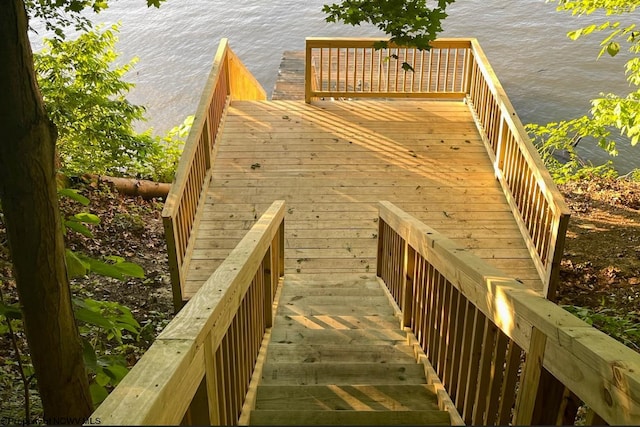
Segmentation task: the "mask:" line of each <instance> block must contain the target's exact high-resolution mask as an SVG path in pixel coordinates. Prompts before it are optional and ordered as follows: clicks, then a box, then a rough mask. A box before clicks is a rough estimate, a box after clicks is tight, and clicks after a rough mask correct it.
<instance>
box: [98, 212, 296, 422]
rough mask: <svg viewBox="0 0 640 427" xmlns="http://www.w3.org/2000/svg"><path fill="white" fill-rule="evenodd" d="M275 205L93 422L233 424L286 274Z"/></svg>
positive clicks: (281, 225)
mask: <svg viewBox="0 0 640 427" xmlns="http://www.w3.org/2000/svg"><path fill="white" fill-rule="evenodd" d="M284 212H285V204H284V201H276V202H274V203H273V204H272V205H271V207H270V208H269V209H267V211H266V212H265V213H264V214H263V215H262V217H261V218H260V219H259V220H258V222H257V223H256V224H255V225H254V226H253V228H252V229H251V230H250V231H249V232H248V233H247V234H246V236H245V237H244V238H243V239H242V241H241V242H240V243H239V244H238V246H237V247H236V248H235V249H234V250H233V251H232V252H231V254H230V255H229V257H228V258H227V259H226V260H225V261H224V262H223V263H222V264H221V265H220V267H218V269H217V270H216V271H215V272H214V273H213V274H212V275H211V277H209V279H208V280H207V281H206V282H205V284H204V285H203V286H202V288H201V289H200V290H199V291H198V292H197V293H196V294H195V295H194V296H193V298H191V300H189V302H188V303H187V304H186V305H185V306H184V307H183V308H182V310H181V311H180V312H179V313H178V314H177V315H176V317H175V318H174V319H173V320H172V321H171V323H169V325H167V327H166V328H165V329H164V331H162V333H161V334H160V335H159V336H158V338H157V339H156V341H155V342H154V343H153V345H152V346H151V348H149V350H148V351H147V352H146V353H145V354H144V356H142V358H141V359H140V360H139V361H138V363H137V364H136V365H135V366H134V367H133V368H132V369H131V372H129V374H128V375H127V376H126V377H125V378H124V379H123V380H122V382H121V383H120V384H119V385H118V386H117V387H116V388H115V389H114V390H113V391H112V392H111V394H110V395H109V396H108V397H107V399H106V400H105V401H104V402H103V403H102V404H101V405H100V406H99V407H98V409H97V410H96V411H95V412H94V414H93V415H92V416H91V419H93V420H97V419H99V420H100V421H101V423H102V424H105V425H116V424H117V425H122V424H124V425H158V424H170V425H178V424H181V423H182V424H192V425H195V424H199V425H235V424H237V423H238V420H239V417H240V414H241V410H242V406H243V403H244V401H245V396H246V395H247V391H248V388H249V383H250V380H251V376H252V373H253V370H254V367H255V365H256V361H257V359H258V354H259V352H260V348H261V345H262V344H263V341H264V340H263V338H264V336H265V333H266V330H267V328H269V327H271V325H272V320H273V311H272V306H273V301H274V295H275V292H276V290H277V287H278V285H279V283H280V278H281V277H282V276H283V275H284Z"/></svg>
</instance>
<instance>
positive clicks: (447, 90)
mask: <svg viewBox="0 0 640 427" xmlns="http://www.w3.org/2000/svg"><path fill="white" fill-rule="evenodd" d="M379 41H380V40H379V39H374V38H307V46H306V68H305V69H306V86H305V99H306V102H310V101H311V100H312V99H316V98H327V97H333V98H336V97H340V98H363V97H364V98H368V97H381V98H391V97H403V98H444V99H448V98H453V99H465V100H466V101H467V102H468V104H469V108H470V109H471V111H472V113H473V115H474V119H475V121H476V125H477V127H478V130H479V132H480V134H481V136H482V138H483V141H484V143H485V146H486V148H487V152H488V154H489V156H490V158H491V160H492V162H493V164H494V169H495V173H496V177H497V178H498V180H499V182H500V184H501V186H502V189H503V191H504V193H505V196H506V198H507V201H508V203H509V206H510V207H511V210H512V212H513V214H514V217H515V219H516V222H517V223H518V227H519V228H520V231H521V233H522V236H523V238H524V240H525V242H526V244H527V247H528V248H529V252H530V254H531V258H532V260H533V262H534V264H535V266H536V269H537V270H538V273H539V275H540V278H541V281H542V289H539V290H540V291H541V292H542V294H543V295H545V296H547V297H548V298H550V299H553V298H554V297H555V291H556V287H557V281H558V274H559V271H560V261H561V260H562V254H563V248H564V238H565V233H566V230H567V226H568V223H569V216H570V214H569V209H568V208H567V206H566V204H565V202H564V199H563V197H562V195H561V194H560V192H559V191H558V189H557V187H556V185H555V184H554V182H553V180H552V178H551V176H550V175H549V173H548V171H547V169H546V167H545V166H544V163H543V162H542V160H541V159H540V156H539V155H538V152H537V150H536V148H535V147H534V145H533V144H532V142H531V140H530V139H529V137H528V136H527V133H526V131H525V130H524V127H523V126H522V123H521V122H520V119H519V118H518V116H517V114H516V113H515V110H514V108H513V106H512V105H511V102H510V101H509V98H508V97H507V95H506V93H505V91H504V89H503V88H502V85H501V84H500V82H499V81H498V78H497V77H496V75H495V73H494V72H493V69H492V68H491V66H490V65H489V61H488V60H487V58H486V56H485V54H484V53H483V51H482V49H481V48H480V45H479V43H478V41H477V40H476V39H472V38H469V39H462V38H461V39H446V38H445V39H438V40H435V41H434V42H432V44H431V46H432V47H431V49H430V50H429V51H419V50H417V49H414V48H407V47H402V46H397V45H395V44H389V46H388V48H387V49H382V50H376V49H375V47H374V46H375V43H376V42H379ZM390 58H396V59H395V60H390ZM403 61H406V62H408V63H409V64H411V65H412V67H413V71H405V70H403V69H402V68H401V66H400V64H401V63H402V62H403ZM316 80H317V81H316Z"/></svg>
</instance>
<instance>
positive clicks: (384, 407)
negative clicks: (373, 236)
mask: <svg viewBox="0 0 640 427" xmlns="http://www.w3.org/2000/svg"><path fill="white" fill-rule="evenodd" d="M309 307H315V308H316V309H317V310H318V314H307V313H306V311H307V310H308V308H309ZM354 310H355V311H356V313H354ZM293 313H296V314H293ZM385 313H388V314H385ZM395 313H396V311H395V310H394V308H393V306H392V305H391V302H390V300H389V297H388V296H387V295H386V293H385V291H384V289H383V288H382V286H381V284H380V282H378V281H377V280H376V279H375V277H374V276H373V275H371V274H368V275H353V274H347V275H345V277H344V278H342V277H339V276H335V275H327V274H318V275H305V274H291V275H286V276H285V281H284V283H283V286H282V291H281V294H280V298H279V303H278V310H277V315H276V320H275V322H274V326H273V329H272V331H271V339H270V342H269V344H268V346H267V349H266V352H267V356H266V359H265V364H264V366H263V367H262V378H261V380H260V381H259V383H258V384H257V387H256V399H255V407H254V408H252V409H253V410H252V411H251V412H250V414H249V415H245V414H243V419H245V417H246V418H248V419H249V422H250V424H296V425H309V424H343V425H367V424H368V425H371V424H389V423H392V424H398V425H403V424H416V423H420V424H422V423H427V424H446V425H449V424H450V420H452V419H456V416H457V415H456V414H457V411H456V410H455V408H451V413H449V412H447V411H443V410H442V408H441V407H440V405H439V404H440V397H439V395H438V393H439V392H438V390H437V389H436V388H435V386H434V385H433V383H434V379H433V378H432V379H431V380H428V379H427V377H426V376H425V368H424V366H423V364H422V363H417V358H416V347H415V346H410V345H407V344H408V341H407V339H408V338H407V333H406V332H405V331H403V330H402V329H400V327H399V326H400V325H399V321H398V318H397V317H396V316H395ZM345 414H346V415H345Z"/></svg>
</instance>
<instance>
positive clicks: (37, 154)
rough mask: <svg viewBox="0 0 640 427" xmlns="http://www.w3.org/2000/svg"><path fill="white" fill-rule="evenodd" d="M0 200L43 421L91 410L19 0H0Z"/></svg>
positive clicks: (50, 145)
mask: <svg viewBox="0 0 640 427" xmlns="http://www.w3.org/2000/svg"><path fill="white" fill-rule="evenodd" d="M0 97H1V98H2V99H0V135H2V137H1V138H0V198H1V200H2V210H3V212H4V217H5V223H6V228H7V234H8V238H9V247H10V249H11V256H12V260H13V271H14V275H15V280H16V284H17V288H18V295H19V298H20V303H21V305H22V311H23V319H24V325H25V329H26V333H27V340H28V343H29V350H30V352H31V358H32V360H33V365H34V367H35V370H36V376H37V379H38V388H39V390H40V397H41V399H42V403H43V406H44V414H45V418H46V420H45V421H47V423H52V424H70V423H74V424H78V423H82V422H83V421H84V420H85V419H86V418H87V417H89V415H90V414H91V412H92V410H93V407H92V403H91V395H90V393H89V385H88V380H87V375H86V372H85V368H84V363H83V360H82V345H81V342H80V338H79V334H78V328H77V326H76V323H75V319H74V316H73V310H72V306H71V296H70V290H69V282H68V279H67V273H66V266H65V246H64V239H63V235H62V227H61V219H60V213H59V211H58V198H57V191H56V180H55V179H56V176H55V172H56V171H55V167H54V152H55V141H56V131H55V127H54V125H53V123H52V122H51V121H50V120H49V119H48V117H47V115H46V113H45V110H44V104H43V100H42V96H41V94H40V91H39V89H38V87H37V83H36V76H35V72H34V68H33V57H32V52H31V46H30V44H29V39H28V37H27V15H26V12H25V6H24V2H23V0H0Z"/></svg>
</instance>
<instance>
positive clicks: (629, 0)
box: [531, 0, 640, 156]
mask: <svg viewBox="0 0 640 427" xmlns="http://www.w3.org/2000/svg"><path fill="white" fill-rule="evenodd" d="M549 1H554V0H549ZM557 3H558V7H557V9H558V10H559V11H567V12H571V13H572V14H573V15H590V14H592V13H594V12H596V11H600V12H604V13H605V14H606V15H607V16H611V15H620V14H624V13H631V12H633V11H635V10H636V9H637V8H638V6H640V1H638V0H577V1H569V0H557ZM602 32H604V33H606V35H605V37H604V39H603V40H602V42H601V43H600V46H601V49H600V52H599V55H598V58H600V57H601V56H602V55H604V54H605V53H606V54H608V55H610V56H616V55H617V54H618V53H619V52H620V51H621V49H622V45H623V44H625V45H626V46H627V50H628V51H629V52H630V54H631V59H629V60H628V61H627V62H626V65H625V71H626V76H627V81H628V82H629V85H630V86H631V87H632V89H633V90H632V91H631V92H630V93H629V94H627V95H626V96H619V95H616V94H612V93H602V94H601V96H600V97H599V98H597V99H593V100H592V101H591V110H590V112H589V114H588V115H585V116H583V117H579V118H576V119H573V120H567V121H562V122H558V123H549V124H547V125H546V126H543V127H537V128H536V127H532V128H531V130H532V131H533V132H534V133H535V134H536V137H537V138H538V139H540V140H541V141H542V146H543V147H544V146H553V147H554V148H556V149H557V148H562V149H564V150H569V151H571V150H572V147H571V142H572V141H576V140H580V139H581V138H583V137H591V138H595V140H596V141H597V142H598V145H599V146H600V147H601V148H602V149H604V150H605V151H607V152H608V153H609V154H610V155H614V156H615V155H617V154H618V152H617V150H616V142H615V140H614V139H613V137H612V132H613V131H614V130H617V132H618V133H619V135H620V136H621V137H623V138H626V139H628V140H629V141H630V143H631V145H632V146H634V145H636V144H637V143H638V141H639V140H640V32H638V31H636V26H635V24H631V25H628V26H626V27H623V26H622V25H621V24H620V22H616V21H614V22H611V21H606V22H603V23H601V24H591V25H588V26H585V27H582V28H579V29H576V30H574V31H571V32H569V33H568V36H569V37H570V38H571V39H573V40H576V39H578V38H580V37H584V36H588V35H590V34H594V33H602Z"/></svg>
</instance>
